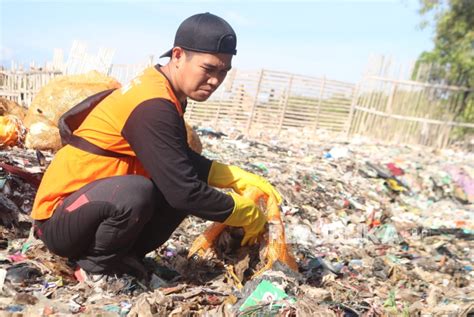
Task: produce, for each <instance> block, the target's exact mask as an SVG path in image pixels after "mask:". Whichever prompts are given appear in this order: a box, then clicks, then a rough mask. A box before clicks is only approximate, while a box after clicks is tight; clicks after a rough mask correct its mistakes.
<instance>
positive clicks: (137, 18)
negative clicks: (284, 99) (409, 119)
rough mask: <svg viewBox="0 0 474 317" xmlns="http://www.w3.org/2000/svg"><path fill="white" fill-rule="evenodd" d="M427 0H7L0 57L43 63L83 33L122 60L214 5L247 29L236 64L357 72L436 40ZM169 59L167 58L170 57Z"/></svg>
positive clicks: (142, 55)
mask: <svg viewBox="0 0 474 317" xmlns="http://www.w3.org/2000/svg"><path fill="white" fill-rule="evenodd" d="M418 8H419V1H418V0H378V1H376V0H372V1H342V0H339V1H330V0H326V1H315V0H314V1H262V0H260V1H217V0H216V1H173V2H172V1H105V0H103V1H65V0H63V1H50V2H46V1H28V2H26V1H21V0H16V1H13V0H12V1H10V0H0V12H1V17H0V32H1V33H0V63H1V64H2V65H5V66H9V65H10V60H12V59H13V60H15V61H17V62H20V63H27V62H30V61H33V60H34V61H35V62H36V63H37V64H38V63H39V64H41V63H44V62H45V61H47V60H51V59H52V55H53V48H62V49H64V52H65V54H66V55H67V53H68V51H69V49H70V47H71V45H72V42H73V40H80V41H83V42H85V43H87V44H88V52H89V53H95V52H97V50H98V48H99V47H101V46H102V47H107V48H113V49H116V53H115V57H114V60H113V61H114V63H118V64H133V63H139V62H142V61H144V60H145V59H146V58H147V56H149V55H154V56H155V60H156V59H157V58H158V56H159V55H161V53H162V52H164V51H166V50H167V49H169V48H170V47H171V46H172V43H173V39H174V34H175V31H176V29H177V27H178V26H179V24H180V23H181V22H182V20H184V19H185V18H187V17H188V16H190V15H192V14H195V13H199V12H206V11H208V12H211V13H214V14H217V15H219V16H221V17H223V18H225V19H226V20H227V21H228V22H229V23H230V24H231V25H232V26H233V28H234V29H235V31H236V33H237V37H238V44H237V50H238V54H237V56H236V57H235V58H234V61H233V64H234V67H236V68H240V69H245V70H252V69H260V68H266V69H272V70H281V71H288V72H293V73H297V74H303V75H310V76H317V77H319V76H323V75H326V76H327V77H329V78H331V79H337V80H345V81H353V82H355V81H357V80H358V79H359V78H360V76H361V75H362V72H363V71H364V69H365V67H366V64H367V61H368V58H369V55H370V54H371V53H374V54H386V55H391V56H393V57H394V58H395V59H397V60H399V61H402V62H407V63H408V62H411V61H413V60H415V59H416V58H417V57H418V55H419V54H420V53H421V52H422V51H423V50H429V49H431V48H432V46H433V44H432V37H433V29H432V27H428V28H427V29H423V30H420V28H419V24H420V21H421V19H422V18H421V17H420V16H419V14H418V13H417V10H418ZM160 62H162V63H164V62H166V59H163V60H160Z"/></svg>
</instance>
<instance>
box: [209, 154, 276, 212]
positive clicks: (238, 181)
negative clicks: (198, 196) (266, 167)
mask: <svg viewBox="0 0 474 317" xmlns="http://www.w3.org/2000/svg"><path fill="white" fill-rule="evenodd" d="M208 184H209V185H211V186H214V187H219V188H232V189H233V190H234V191H235V192H236V193H237V194H240V195H242V194H243V192H244V190H245V189H246V188H247V187H250V186H253V187H257V188H258V189H260V190H261V191H262V192H264V193H265V194H267V195H268V196H271V195H274V196H275V198H276V200H277V202H278V204H281V200H282V199H281V195H280V193H279V192H278V191H277V190H276V189H275V187H273V186H272V185H271V184H270V183H269V182H268V181H267V180H266V179H264V178H263V177H260V176H258V175H255V174H252V173H249V172H246V171H244V170H243V169H241V168H239V167H237V166H233V165H226V164H222V163H219V162H216V161H213V162H212V165H211V169H210V171H209V176H208Z"/></svg>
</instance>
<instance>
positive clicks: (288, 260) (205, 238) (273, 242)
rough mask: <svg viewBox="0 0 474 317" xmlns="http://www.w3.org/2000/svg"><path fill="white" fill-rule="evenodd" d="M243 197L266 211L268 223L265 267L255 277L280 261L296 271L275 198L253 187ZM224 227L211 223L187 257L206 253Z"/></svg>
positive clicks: (195, 242)
mask: <svg viewBox="0 0 474 317" xmlns="http://www.w3.org/2000/svg"><path fill="white" fill-rule="evenodd" d="M243 196H245V197H247V198H250V199H252V200H253V201H254V202H255V203H256V204H257V205H260V206H261V209H262V210H266V217H267V222H268V232H267V234H266V235H264V236H265V237H266V239H265V241H263V243H265V247H266V249H265V261H266V263H265V266H264V267H263V268H262V269H261V270H260V271H258V272H257V273H255V275H254V277H255V276H258V275H260V274H261V273H263V272H264V271H266V270H268V269H270V268H271V267H272V266H273V263H275V262H276V261H280V262H282V263H284V264H286V265H288V267H289V268H291V269H292V270H294V271H298V266H297V264H296V261H295V258H294V257H293V255H292V254H291V250H290V248H289V246H288V245H287V243H286V239H285V227H284V225H283V221H282V220H281V213H280V207H279V206H278V203H277V200H276V198H275V197H267V196H266V195H265V194H264V193H263V192H262V191H261V190H259V189H258V188H255V187H250V188H248V189H247V190H246V191H245V192H244V194H243ZM225 227H226V225H224V224H222V223H217V222H216V223H213V224H212V225H210V226H209V227H208V228H207V229H206V230H205V231H204V233H202V234H201V235H200V236H199V237H197V238H196V239H195V240H194V242H193V244H192V246H191V248H190V250H189V253H188V257H192V256H193V255H195V254H197V255H199V256H204V255H205V254H206V252H207V251H208V250H209V249H210V248H212V247H213V244H214V241H215V240H216V239H217V237H218V236H219V235H220V234H221V232H222V231H223V230H224V229H225Z"/></svg>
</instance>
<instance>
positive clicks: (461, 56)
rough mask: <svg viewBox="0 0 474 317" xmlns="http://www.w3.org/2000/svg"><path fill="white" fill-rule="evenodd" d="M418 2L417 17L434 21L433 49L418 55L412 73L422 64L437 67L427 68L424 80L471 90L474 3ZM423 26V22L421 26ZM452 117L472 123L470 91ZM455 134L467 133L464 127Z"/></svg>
mask: <svg viewBox="0 0 474 317" xmlns="http://www.w3.org/2000/svg"><path fill="white" fill-rule="evenodd" d="M420 3H421V8H420V14H421V15H422V16H423V17H425V18H426V17H428V16H429V17H430V18H431V19H433V23H434V24H435V27H436V31H435V37H434V49H433V50H432V51H429V52H426V51H425V52H423V53H422V54H421V55H420V57H419V59H418V61H417V65H416V68H415V72H414V74H417V73H418V72H419V70H420V68H421V67H422V65H423V64H425V65H426V64H431V65H438V66H437V67H432V68H430V72H429V74H428V75H427V78H426V79H427V80H428V81H429V82H431V83H435V84H445V85H456V86H463V87H466V88H468V89H474V1H473V0H420ZM426 24H427V21H426V20H425V21H423V22H422V27H423V26H426ZM455 116H456V118H457V120H460V121H464V122H474V93H473V92H472V91H471V92H466V93H464V94H463V95H462V100H461V103H460V107H459V108H458V109H456V111H455ZM454 132H455V134H457V135H458V136H459V135H463V134H465V133H469V131H467V130H466V129H464V128H458V129H455V131H454Z"/></svg>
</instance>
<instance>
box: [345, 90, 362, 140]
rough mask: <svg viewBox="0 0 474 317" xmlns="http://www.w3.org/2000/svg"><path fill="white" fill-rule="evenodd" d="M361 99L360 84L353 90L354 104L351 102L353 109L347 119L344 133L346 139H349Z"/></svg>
mask: <svg viewBox="0 0 474 317" xmlns="http://www.w3.org/2000/svg"><path fill="white" fill-rule="evenodd" d="M358 99H359V84H357V85H356V86H355V87H354V89H353V90H352V102H351V109H350V110H349V118H347V121H346V124H345V126H344V130H345V131H344V133H345V135H346V139H349V133H350V130H351V127H352V121H353V120H354V111H355V106H356V104H357V101H358Z"/></svg>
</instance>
